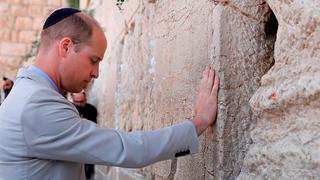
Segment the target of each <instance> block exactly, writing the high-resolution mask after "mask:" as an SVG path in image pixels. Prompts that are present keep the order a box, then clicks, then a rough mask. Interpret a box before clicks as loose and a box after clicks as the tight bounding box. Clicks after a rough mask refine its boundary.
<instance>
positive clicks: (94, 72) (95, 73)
mask: <svg viewBox="0 0 320 180" xmlns="http://www.w3.org/2000/svg"><path fill="white" fill-rule="evenodd" d="M91 77H93V78H95V79H97V78H98V77H99V64H98V65H96V66H94V68H93V70H92V72H91Z"/></svg>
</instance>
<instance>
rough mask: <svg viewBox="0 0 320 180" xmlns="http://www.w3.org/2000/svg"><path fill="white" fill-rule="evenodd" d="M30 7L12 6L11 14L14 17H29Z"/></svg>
mask: <svg viewBox="0 0 320 180" xmlns="http://www.w3.org/2000/svg"><path fill="white" fill-rule="evenodd" d="M28 11H29V10H28V7H26V6H21V5H12V6H11V7H10V14H11V15H12V16H28V15H29V12H28Z"/></svg>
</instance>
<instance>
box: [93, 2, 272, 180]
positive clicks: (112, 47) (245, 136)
mask: <svg viewBox="0 0 320 180" xmlns="http://www.w3.org/2000/svg"><path fill="white" fill-rule="evenodd" d="M93 6H94V7H95V8H96V12H97V14H99V16H96V18H97V19H98V21H99V22H100V23H101V24H102V26H103V27H104V28H105V30H106V35H107V38H108V42H109V47H108V50H107V54H106V58H105V59H106V60H107V61H108V62H103V64H102V67H103V70H102V71H101V75H100V79H99V80H98V81H96V82H95V84H94V86H93V89H92V92H94V93H96V94H98V97H99V98H96V99H99V100H97V102H98V109H99V110H100V112H101V113H102V114H103V115H101V116H99V122H102V123H103V124H104V125H107V126H109V127H116V128H118V129H121V130H125V131H133V130H152V129H158V128H161V127H164V126H168V125H171V124H175V123H178V122H180V121H182V120H184V119H186V118H192V116H193V113H194V112H193V108H194V101H195V98H196V95H197V91H198V83H199V80H200V78H201V72H202V70H203V68H204V67H205V65H210V64H213V65H214V66H215V67H216V69H217V71H218V72H219V74H220V76H221V88H220V108H219V118H218V122H217V125H216V126H215V127H214V128H209V129H208V131H207V132H206V133H205V134H204V135H203V136H202V137H200V153H198V154H196V155H193V156H189V157H185V158H179V159H177V160H168V161H164V162H159V163H156V164H154V165H152V166H151V168H150V167H146V168H144V169H143V171H144V172H145V173H146V174H148V173H151V176H152V177H153V179H212V178H214V179H234V178H235V177H237V176H238V174H239V173H240V169H241V167H242V163H243V159H244V155H245V153H246V151H247V149H248V145H249V143H250V142H251V139H250V136H249V126H250V124H251V123H252V122H253V121H254V117H253V115H252V113H251V110H250V106H249V99H250V97H251V96H252V94H253V93H254V92H255V90H256V89H257V88H258V86H259V81H260V77H261V76H262V75H263V74H265V73H266V71H267V70H268V69H269V68H270V67H271V66H272V63H273V43H274V40H275V33H274V34H272V35H269V34H266V32H265V28H266V22H267V21H268V19H269V17H270V15H271V10H270V9H269V8H268V6H267V4H266V3H265V2H264V1H258V2H254V3H253V2H251V1H241V2H238V1H237V2H230V3H229V4H226V3H220V4H219V3H217V4H216V3H214V2H210V1H205V2H192V1H156V2H153V3H150V2H149V1H139V2H135V4H132V2H131V1H130V3H128V4H124V6H123V9H124V10H123V12H122V13H119V12H118V11H117V7H115V4H111V3H103V2H102V1H100V2H96V4H94V5H93ZM103 8H107V9H108V11H106V13H105V14H104V13H103V12H102V11H103ZM132 9H135V10H132ZM126 10H128V11H129V12H126ZM257 12H258V13H257ZM128 14H130V15H128ZM113 27H115V28H113ZM119 29H120V30H119ZM106 64H108V66H106ZM111 64H112V66H110V65H111ZM107 67H108V68H110V67H111V70H110V71H109V70H108V69H105V68H107ZM116 67H117V68H116ZM115 69H116V70H115ZM104 71H105V72H106V73H107V74H108V75H109V76H108V77H105V75H106V73H104ZM110 73H111V74H110ZM112 74H113V76H112ZM110 75H111V77H110ZM110 82H111V83H110ZM109 83H110V88H109V87H108V86H105V85H104V84H109ZM110 94H111V95H110ZM112 95H113V96H114V97H112ZM107 98H110V100H111V101H110V102H109V101H108V100H109V99H107ZM112 110H113V112H112ZM110 113H111V114H110ZM110 115H113V116H114V119H111V120H110ZM105 119H108V120H107V121H106V120H105ZM105 122H108V123H105ZM110 125H111V126H110ZM112 125H114V126H112ZM106 176H107V175H106Z"/></svg>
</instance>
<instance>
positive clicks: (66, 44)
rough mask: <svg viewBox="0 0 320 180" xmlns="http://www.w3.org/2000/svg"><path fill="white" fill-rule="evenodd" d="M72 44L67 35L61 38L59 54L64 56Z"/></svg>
mask: <svg viewBox="0 0 320 180" xmlns="http://www.w3.org/2000/svg"><path fill="white" fill-rule="evenodd" d="M72 45H73V42H72V40H71V38H69V37H64V38H62V39H61V40H60V41H59V55H60V56H61V57H66V56H67V55H68V54H69V53H70V51H71V47H72Z"/></svg>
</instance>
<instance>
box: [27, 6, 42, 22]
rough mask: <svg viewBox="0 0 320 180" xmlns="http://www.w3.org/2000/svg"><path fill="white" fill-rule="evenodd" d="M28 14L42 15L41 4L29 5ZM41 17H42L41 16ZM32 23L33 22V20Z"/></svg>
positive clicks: (33, 15)
mask: <svg viewBox="0 0 320 180" xmlns="http://www.w3.org/2000/svg"><path fill="white" fill-rule="evenodd" d="M29 15H30V16H32V17H34V18H36V17H38V18H39V17H42V15H43V6H39V5H30V6H29ZM42 18H43V17H42ZM33 23H34V22H33Z"/></svg>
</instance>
